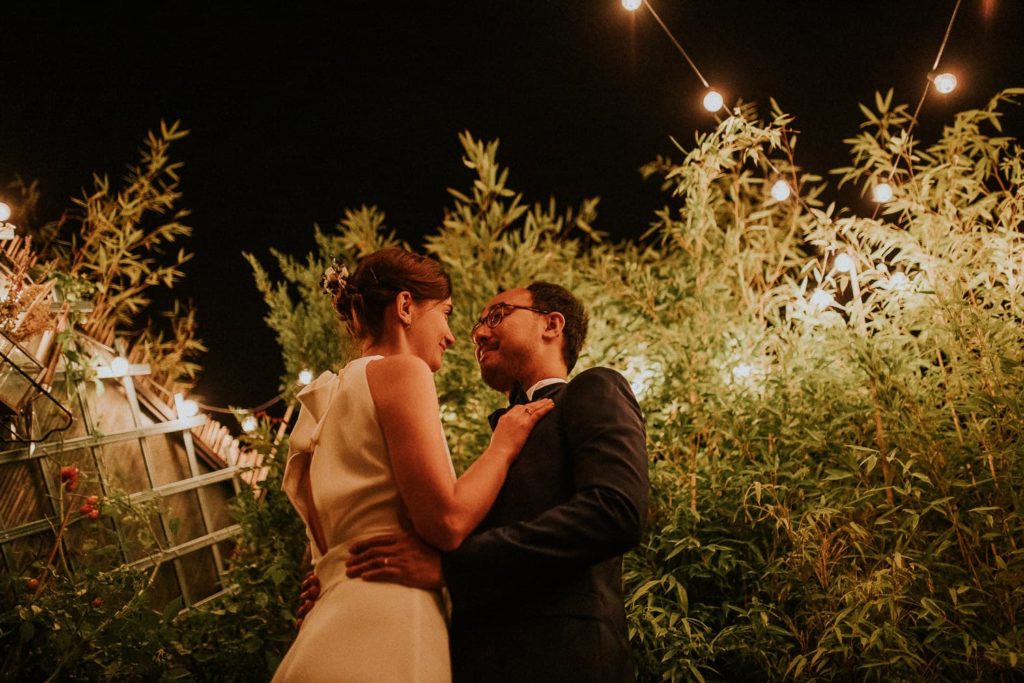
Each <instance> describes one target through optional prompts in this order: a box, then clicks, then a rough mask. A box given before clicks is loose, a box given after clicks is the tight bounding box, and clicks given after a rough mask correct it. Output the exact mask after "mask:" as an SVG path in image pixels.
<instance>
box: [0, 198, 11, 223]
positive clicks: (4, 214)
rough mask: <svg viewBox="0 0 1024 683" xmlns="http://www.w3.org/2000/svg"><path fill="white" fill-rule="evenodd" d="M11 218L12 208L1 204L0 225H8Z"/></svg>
mask: <svg viewBox="0 0 1024 683" xmlns="http://www.w3.org/2000/svg"><path fill="white" fill-rule="evenodd" d="M10 217H11V207H10V206H8V205H7V204H5V203H4V202H0V223H6V222H7V219H8V218H10Z"/></svg>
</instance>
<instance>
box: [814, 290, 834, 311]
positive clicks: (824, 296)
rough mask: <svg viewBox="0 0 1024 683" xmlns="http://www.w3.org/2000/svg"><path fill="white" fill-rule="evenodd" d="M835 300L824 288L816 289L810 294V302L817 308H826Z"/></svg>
mask: <svg viewBox="0 0 1024 683" xmlns="http://www.w3.org/2000/svg"><path fill="white" fill-rule="evenodd" d="M835 302H836V300H835V299H833V298H832V295H831V294H829V293H828V292H826V291H825V290H824V289H816V290H814V294H812V295H811V303H812V304H813V305H815V306H817V307H818V308H828V307H829V306H831V305H832V304H834V303H835Z"/></svg>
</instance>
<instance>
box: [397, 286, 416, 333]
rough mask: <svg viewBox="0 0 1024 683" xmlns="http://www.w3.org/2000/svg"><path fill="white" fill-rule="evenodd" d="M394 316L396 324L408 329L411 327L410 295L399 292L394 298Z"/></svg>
mask: <svg viewBox="0 0 1024 683" xmlns="http://www.w3.org/2000/svg"><path fill="white" fill-rule="evenodd" d="M394 305H395V314H397V315H398V322H400V323H402V325H404V326H406V327H408V326H409V325H412V294H410V293H409V292H399V293H398V295H397V296H396V297H395V304H394Z"/></svg>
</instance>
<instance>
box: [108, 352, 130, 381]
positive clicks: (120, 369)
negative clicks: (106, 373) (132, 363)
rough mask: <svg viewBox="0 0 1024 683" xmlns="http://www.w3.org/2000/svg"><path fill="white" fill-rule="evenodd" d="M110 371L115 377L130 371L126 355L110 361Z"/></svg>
mask: <svg viewBox="0 0 1024 683" xmlns="http://www.w3.org/2000/svg"><path fill="white" fill-rule="evenodd" d="M110 373H111V374H112V375H113V376H114V377H123V376H124V375H126V374H127V373H128V359H127V358H125V357H124V356H118V357H117V358H115V359H114V360H112V361H110Z"/></svg>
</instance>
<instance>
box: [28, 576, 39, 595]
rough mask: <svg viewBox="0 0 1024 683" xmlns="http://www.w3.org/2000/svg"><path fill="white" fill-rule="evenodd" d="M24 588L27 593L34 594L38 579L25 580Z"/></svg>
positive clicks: (37, 587) (37, 586)
mask: <svg viewBox="0 0 1024 683" xmlns="http://www.w3.org/2000/svg"><path fill="white" fill-rule="evenodd" d="M25 588H27V589H28V592H29V593H35V592H36V590H38V589H39V579H37V578H35V577H32V578H30V579H25Z"/></svg>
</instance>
